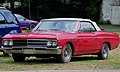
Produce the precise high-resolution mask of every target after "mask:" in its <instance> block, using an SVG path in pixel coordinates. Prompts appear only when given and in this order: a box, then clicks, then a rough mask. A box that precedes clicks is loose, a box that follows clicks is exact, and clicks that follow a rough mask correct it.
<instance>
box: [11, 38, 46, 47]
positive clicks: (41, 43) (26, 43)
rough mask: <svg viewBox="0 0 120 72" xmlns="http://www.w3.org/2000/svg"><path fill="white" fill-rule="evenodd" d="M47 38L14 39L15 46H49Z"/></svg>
mask: <svg viewBox="0 0 120 72" xmlns="http://www.w3.org/2000/svg"><path fill="white" fill-rule="evenodd" d="M47 42H48V40H47V39H27V40H13V46H14V47H15V46H16V47H17V46H32V47H47Z"/></svg>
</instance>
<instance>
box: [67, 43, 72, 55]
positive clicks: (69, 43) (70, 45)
mask: <svg viewBox="0 0 120 72" xmlns="http://www.w3.org/2000/svg"><path fill="white" fill-rule="evenodd" d="M67 43H68V44H70V46H71V48H72V55H73V54H74V47H73V44H72V43H71V42H67Z"/></svg>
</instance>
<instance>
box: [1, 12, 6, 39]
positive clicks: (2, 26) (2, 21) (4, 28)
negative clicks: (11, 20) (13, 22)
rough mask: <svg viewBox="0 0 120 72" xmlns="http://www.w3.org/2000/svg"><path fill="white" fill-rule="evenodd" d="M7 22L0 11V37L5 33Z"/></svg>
mask: <svg viewBox="0 0 120 72" xmlns="http://www.w3.org/2000/svg"><path fill="white" fill-rule="evenodd" d="M6 27H7V23H6V20H5V18H4V16H3V15H2V14H1V13H0V38H2V37H3V36H4V35H5V34H6Z"/></svg>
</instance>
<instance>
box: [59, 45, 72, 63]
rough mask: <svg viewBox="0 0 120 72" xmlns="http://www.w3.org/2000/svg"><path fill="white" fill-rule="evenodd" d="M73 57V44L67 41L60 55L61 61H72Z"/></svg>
mask: <svg viewBox="0 0 120 72" xmlns="http://www.w3.org/2000/svg"><path fill="white" fill-rule="evenodd" d="M71 57H72V48H71V45H70V44H68V43H67V44H65V45H64V49H63V51H62V54H61V55H60V57H59V61H60V62H62V63H68V62H70V60H71Z"/></svg>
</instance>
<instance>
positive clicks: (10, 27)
mask: <svg viewBox="0 0 120 72" xmlns="http://www.w3.org/2000/svg"><path fill="white" fill-rule="evenodd" d="M4 15H5V18H6V21H7V25H6V34H15V33H20V32H21V31H20V24H19V22H18V21H17V18H16V17H15V16H14V15H13V14H12V13H11V12H4Z"/></svg>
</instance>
